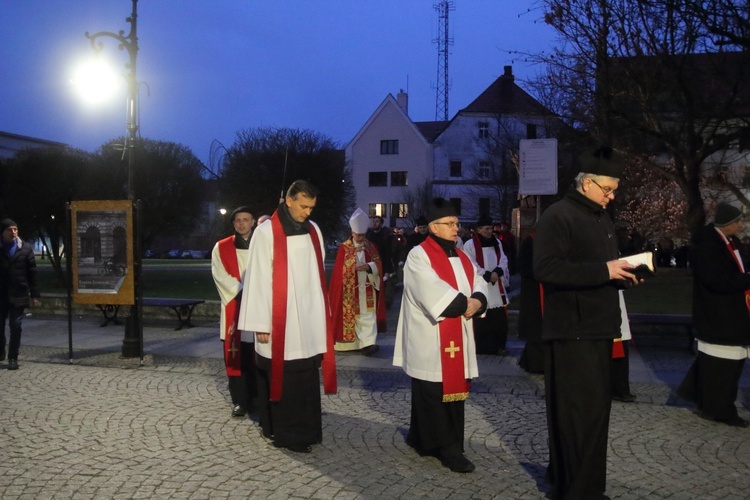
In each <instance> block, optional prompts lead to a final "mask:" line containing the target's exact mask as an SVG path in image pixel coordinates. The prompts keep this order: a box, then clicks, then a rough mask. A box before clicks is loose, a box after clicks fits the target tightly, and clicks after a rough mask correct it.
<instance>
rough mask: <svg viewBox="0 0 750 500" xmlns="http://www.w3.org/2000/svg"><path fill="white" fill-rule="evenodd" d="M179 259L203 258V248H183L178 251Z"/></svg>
mask: <svg viewBox="0 0 750 500" xmlns="http://www.w3.org/2000/svg"><path fill="white" fill-rule="evenodd" d="M180 258H181V259H205V253H204V252H203V250H183V251H182V252H181V253H180Z"/></svg>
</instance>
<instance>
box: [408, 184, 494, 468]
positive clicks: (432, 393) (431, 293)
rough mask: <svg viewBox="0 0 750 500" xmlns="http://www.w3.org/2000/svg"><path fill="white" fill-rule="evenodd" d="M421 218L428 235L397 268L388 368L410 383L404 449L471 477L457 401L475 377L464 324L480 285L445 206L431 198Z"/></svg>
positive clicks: (479, 308) (481, 293)
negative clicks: (400, 285)
mask: <svg viewBox="0 0 750 500" xmlns="http://www.w3.org/2000/svg"><path fill="white" fill-rule="evenodd" d="M428 215H429V217H428V220H429V224H428V226H429V231H430V233H429V236H428V237H427V239H426V240H425V241H424V242H423V243H421V244H420V245H418V246H416V247H414V248H413V249H412V250H411V252H409V256H408V257H407V259H406V264H405V266H404V293H403V298H402V300H401V311H400V315H399V319H398V328H397V330H396V345H395V349H394V355H393V364H394V365H396V366H401V367H402V368H403V369H404V371H405V372H406V374H407V375H409V376H410V377H411V378H412V398H411V424H410V427H409V434H408V436H407V438H406V443H407V444H408V445H409V446H411V447H412V448H414V449H415V450H416V451H417V452H418V453H419V454H420V455H432V456H436V457H438V458H439V459H440V460H441V461H442V463H443V465H445V466H446V467H448V468H449V469H450V470H452V471H454V472H471V471H473V470H474V464H472V463H471V462H470V461H469V460H468V459H467V458H466V457H465V456H464V454H463V449H464V401H465V400H466V398H467V397H468V395H469V381H470V379H472V378H475V377H477V375H478V370H477V357H476V352H475V344H474V332H473V330H472V324H471V318H472V317H474V316H475V315H480V314H482V313H483V312H484V310H485V309H486V307H487V299H486V286H485V283H484V280H483V279H482V277H481V276H480V275H479V274H478V273H479V270H478V269H477V268H476V267H475V265H474V263H473V262H472V261H471V259H470V258H469V257H468V256H467V255H466V254H465V253H463V251H461V250H458V249H456V239H457V238H458V218H457V217H456V211H455V208H454V207H453V205H452V204H451V202H449V201H447V200H444V199H442V198H436V199H435V200H433V202H432V205H431V207H430V210H429V213H428Z"/></svg>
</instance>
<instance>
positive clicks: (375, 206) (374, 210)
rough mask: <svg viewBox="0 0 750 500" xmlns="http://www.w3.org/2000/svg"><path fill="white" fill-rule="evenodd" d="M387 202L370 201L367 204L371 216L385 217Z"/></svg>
mask: <svg viewBox="0 0 750 500" xmlns="http://www.w3.org/2000/svg"><path fill="white" fill-rule="evenodd" d="M386 208H387V207H386V204H385V203H370V204H369V205H368V206H367V210H368V211H369V213H370V217H383V218H385V209H386Z"/></svg>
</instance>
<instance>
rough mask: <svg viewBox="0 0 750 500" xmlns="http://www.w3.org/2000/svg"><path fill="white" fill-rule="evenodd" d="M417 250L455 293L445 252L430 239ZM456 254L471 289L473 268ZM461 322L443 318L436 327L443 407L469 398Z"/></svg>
mask: <svg viewBox="0 0 750 500" xmlns="http://www.w3.org/2000/svg"><path fill="white" fill-rule="evenodd" d="M420 246H421V247H422V248H423V249H424V251H425V253H426V254H427V257H428V258H429V259H430V265H431V266H432V268H433V269H434V270H435V272H436V273H437V275H438V277H439V278H440V279H441V280H443V281H445V282H446V283H448V284H449V285H450V286H452V287H453V288H454V289H456V291H458V281H457V280H456V276H455V274H454V272H453V266H451V263H450V260H449V259H448V256H447V255H446V254H445V250H443V249H442V248H441V247H440V245H438V244H437V242H435V240H434V239H432V238H429V237H428V238H427V239H426V240H424V242H422V244H421V245H420ZM456 252H457V253H458V256H459V258H460V260H461V264H462V266H463V268H464V272H465V273H466V278H467V279H468V281H469V285H470V286H472V287H473V286H474V280H473V276H474V274H475V270H474V266H473V265H472V263H471V260H470V259H469V257H468V256H467V255H466V254H465V253H464V252H463V251H461V250H459V249H456ZM461 318H462V317H461V316H459V317H457V318H445V319H444V320H443V321H441V322H440V325H439V327H438V328H439V331H440V364H441V366H442V371H443V403H451V402H454V401H464V400H465V399H466V398H468V397H469V382H468V381H467V380H466V375H465V371H464V356H463V350H464V341H463V328H462V324H461V322H462V319H461Z"/></svg>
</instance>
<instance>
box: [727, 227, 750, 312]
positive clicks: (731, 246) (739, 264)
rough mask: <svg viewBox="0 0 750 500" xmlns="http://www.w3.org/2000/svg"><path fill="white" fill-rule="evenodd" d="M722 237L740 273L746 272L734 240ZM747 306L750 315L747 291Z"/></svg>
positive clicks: (746, 292) (749, 299) (748, 291)
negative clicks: (736, 250) (735, 249)
mask: <svg viewBox="0 0 750 500" xmlns="http://www.w3.org/2000/svg"><path fill="white" fill-rule="evenodd" d="M722 236H723V237H724V242H725V243H726V245H727V250H729V253H730V254H731V255H732V258H733V259H734V263H735V264H737V268H739V270H740V272H741V273H744V272H745V269H744V266H743V265H742V262H740V259H739V258H738V257H737V252H735V251H734V244H733V243H732V240H730V239H729V238H728V237H726V236H724V234H723V233H722ZM745 305H746V306H747V311H748V313H750V290H745Z"/></svg>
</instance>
